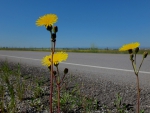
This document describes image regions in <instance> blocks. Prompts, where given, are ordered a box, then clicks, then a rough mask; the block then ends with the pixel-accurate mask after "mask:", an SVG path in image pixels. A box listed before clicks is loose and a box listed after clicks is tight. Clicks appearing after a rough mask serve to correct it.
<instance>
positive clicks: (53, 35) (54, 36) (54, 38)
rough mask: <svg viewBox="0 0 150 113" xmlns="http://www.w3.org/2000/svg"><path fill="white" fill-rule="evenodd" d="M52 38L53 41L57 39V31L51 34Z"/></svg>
mask: <svg viewBox="0 0 150 113" xmlns="http://www.w3.org/2000/svg"><path fill="white" fill-rule="evenodd" d="M51 39H52V42H55V41H56V34H55V33H53V34H52V35H51Z"/></svg>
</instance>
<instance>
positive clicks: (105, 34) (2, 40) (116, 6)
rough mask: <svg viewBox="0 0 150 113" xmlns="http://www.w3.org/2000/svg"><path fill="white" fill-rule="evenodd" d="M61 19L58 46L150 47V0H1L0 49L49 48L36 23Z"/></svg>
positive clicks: (47, 34)
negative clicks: (135, 44)
mask: <svg viewBox="0 0 150 113" xmlns="http://www.w3.org/2000/svg"><path fill="white" fill-rule="evenodd" d="M48 13H53V14H56V15H57V16H58V22H57V23H56V24H55V25H57V26H58V29H59V31H58V33H57V45H56V46H57V47H71V48H74V47H91V45H92V44H94V45H95V46H97V47H104V48H105V47H110V48H112V47H116V48H118V47H120V46H122V45H123V44H126V43H130V42H140V44H141V47H150V0H1V1H0V15H1V16H0V47H3V46H5V47H6V46H7V47H50V34H49V32H48V31H47V30H46V29H45V27H37V26H36V25H35V21H36V20H37V19H38V18H39V17H40V16H43V15H45V14H48Z"/></svg>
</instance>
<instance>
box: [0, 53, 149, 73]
mask: <svg viewBox="0 0 150 113" xmlns="http://www.w3.org/2000/svg"><path fill="white" fill-rule="evenodd" d="M0 56H5V57H13V58H20V59H28V60H39V61H41V59H34V58H26V57H17V56H9V55H0ZM62 63H63V64H69V65H76V66H84V67H93V68H101V69H109V70H116V71H126V72H133V70H128V69H119V68H110V67H101V66H92V65H84V64H75V63H67V62H62ZM139 72H140V73H145V74H150V72H146V71H139Z"/></svg>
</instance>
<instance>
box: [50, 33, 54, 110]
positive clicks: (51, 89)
mask: <svg viewBox="0 0 150 113" xmlns="http://www.w3.org/2000/svg"><path fill="white" fill-rule="evenodd" d="M50 33H51V36H52V32H50ZM54 50H55V48H54V44H53V42H52V41H51V54H52V59H51V74H50V113H53V100H52V96H53V55H54Z"/></svg>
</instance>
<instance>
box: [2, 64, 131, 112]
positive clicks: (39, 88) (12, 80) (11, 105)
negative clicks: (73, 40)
mask: <svg viewBox="0 0 150 113" xmlns="http://www.w3.org/2000/svg"><path fill="white" fill-rule="evenodd" d="M34 70H35V71H34ZM42 70H43V69H40V68H37V67H35V68H34V67H33V68H30V67H25V66H21V65H20V64H11V63H10V64H8V63H6V62H2V63H0V111H1V113H15V112H21V113H26V112H32V113H42V112H46V113H48V112H49V94H50V93H49V85H50V84H49V81H50V80H49V78H48V76H45V75H46V73H45V72H44V71H42ZM80 80H81V78H78V77H76V76H72V75H71V74H70V75H67V78H66V79H65V81H64V84H63V87H62V89H61V100H60V105H61V111H62V112H63V113H132V112H133V113H134V111H132V109H133V107H132V105H131V104H129V103H128V104H125V103H124V102H123V98H122V97H121V96H122V95H120V94H117V92H116V91H115V92H116V93H115V92H111V93H115V95H116V96H115V97H109V98H110V100H112V101H110V100H108V102H109V103H113V107H110V106H107V104H105V102H104V103H103V102H102V101H101V100H98V99H97V98H96V97H95V96H96V95H97V91H98V90H99V91H100V92H101V94H103V91H107V93H105V94H103V95H105V96H106V97H108V96H110V95H111V94H110V95H109V93H110V90H111V89H107V88H106V89H105V88H104V87H103V86H101V87H99V86H95V85H93V84H94V83H92V82H91V81H90V80H89V82H87V81H86V82H82V81H80ZM83 80H84V79H83ZM78 81H80V82H78ZM85 83H86V84H85ZM100 83H102V82H100ZM105 83H106V82H105ZM105 86H112V85H110V84H105ZM112 88H113V89H114V88H115V87H114V86H112ZM56 90H57V89H56V84H55V85H54V92H55V93H54V96H53V102H54V103H53V107H54V113H55V112H56V110H57V97H56V95H57V91H56ZM101 94H100V95H101ZM100 97H101V98H102V99H103V100H104V101H105V97H103V96H100ZM112 98H113V99H112ZM108 102H107V103H108ZM102 103H103V104H102Z"/></svg>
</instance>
